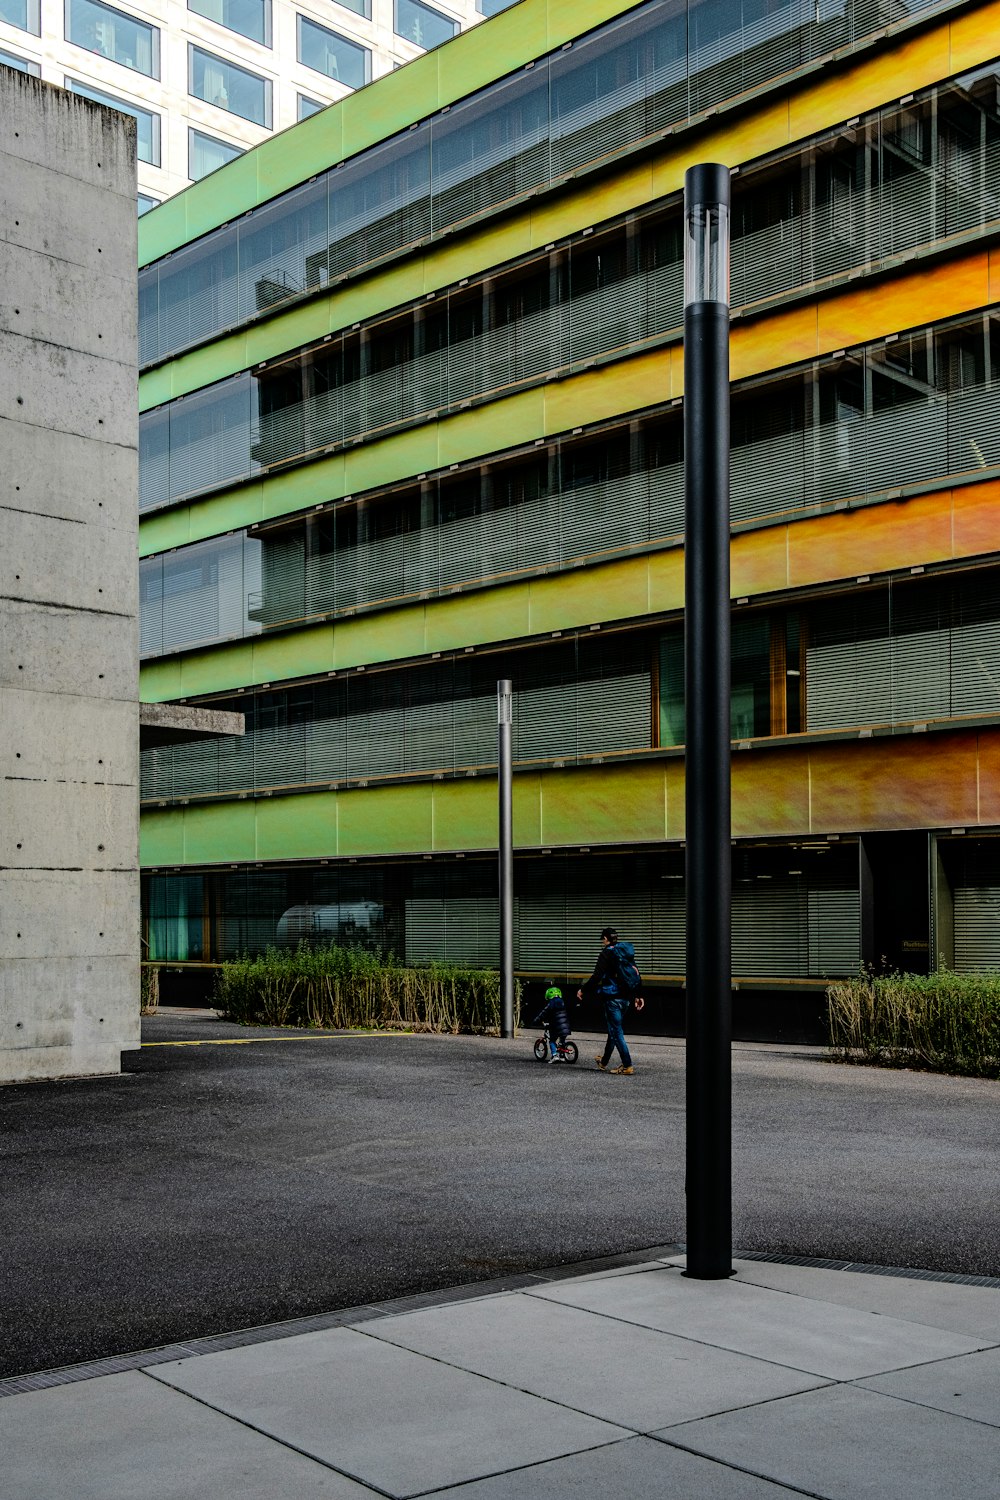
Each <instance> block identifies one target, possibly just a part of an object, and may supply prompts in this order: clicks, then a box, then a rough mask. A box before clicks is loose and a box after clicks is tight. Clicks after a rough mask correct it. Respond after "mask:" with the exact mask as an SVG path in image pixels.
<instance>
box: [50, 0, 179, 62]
mask: <svg viewBox="0 0 1000 1500" xmlns="http://www.w3.org/2000/svg"><path fill="white" fill-rule="evenodd" d="M66 40H67V41H69V42H73V43H74V44H75V45H76V46H77V47H85V48H86V49H87V51H88V52H96V53H97V55H98V57H107V58H110V60H111V61H112V62H116V63H120V64H121V66H122V67H123V68H132V69H134V71H135V72H136V73H145V75H146V77H147V78H159V76H160V33H159V30H158V29H157V27H155V26H149V25H147V23H146V22H145V21H137V20H136V18H135V16H127V15H125V13H124V12H123V11H120V10H112V8H111V6H110V5H101V4H100V0H66Z"/></svg>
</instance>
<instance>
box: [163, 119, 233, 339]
mask: <svg viewBox="0 0 1000 1500" xmlns="http://www.w3.org/2000/svg"><path fill="white" fill-rule="evenodd" d="M242 155H243V147H242V146H234V145H233V144H232V143H231V142H230V141H218V140H216V139H215V137H214V136H211V135H205V134H204V133H203V132H202V131H200V130H189V131H188V176H189V177H190V178H191V180H192V182H197V181H198V179H199V178H200V177H207V176H208V174H209V172H214V171H216V170H217V169H218V168H219V167H224V166H225V165H226V162H227V161H235V160H236V158H237V156H242ZM220 248H222V247H220ZM212 249H215V247H214V246H213V247H212ZM225 250H226V255H225V257H224V258H223V257H219V256H216V259H218V260H220V267H219V269H220V271H221V270H222V269H223V263H224V259H226V260H227V259H228V258H229V254H230V252H231V254H232V258H233V259H234V260H235V258H236V245H235V243H234V244H233V245H232V246H231V247H230V246H228V245H227V246H226V247H225ZM209 253H211V252H209ZM222 326H224V325H222V324H214V325H213V327H215V328H218V327H222ZM174 347H177V346H176V345H175V346H174Z"/></svg>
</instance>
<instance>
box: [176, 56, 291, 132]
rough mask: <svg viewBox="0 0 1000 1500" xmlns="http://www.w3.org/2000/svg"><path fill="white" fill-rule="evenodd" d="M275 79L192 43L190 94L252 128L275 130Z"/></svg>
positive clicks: (189, 70)
mask: <svg viewBox="0 0 1000 1500" xmlns="http://www.w3.org/2000/svg"><path fill="white" fill-rule="evenodd" d="M271 92H272V88H271V80H270V79H269V78H264V77H262V76H261V75H260V74H259V73H254V72H252V71H251V70H250V69H249V68H242V67H240V66H239V65H238V64H237V63H234V62H231V61H229V60H228V59H227V58H224V57H218V56H217V55H216V54H215V53H214V52H209V51H207V50H206V49H205V48H204V47H198V46H196V45H195V44H194V43H193V42H189V43H188V93H189V94H190V95H191V98H192V99H200V100H201V101H202V103H204V104H211V105H213V106H214V107H215V108H216V109H223V110H225V111H226V112H227V114H231V115H237V116H239V118H240V119H242V120H248V121H249V122H250V124H252V125H263V126H264V128H265V129H266V130H270V128H271V118H272V109H271Z"/></svg>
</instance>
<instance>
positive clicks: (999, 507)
mask: <svg viewBox="0 0 1000 1500" xmlns="http://www.w3.org/2000/svg"><path fill="white" fill-rule="evenodd" d="M950 495H951V502H952V554H953V556H955V557H982V556H983V555H984V554H986V553H988V552H1000V480H996V479H991V480H987V481H986V483H984V484H969V485H961V486H960V487H959V488H958V489H955V490H952V491H950Z"/></svg>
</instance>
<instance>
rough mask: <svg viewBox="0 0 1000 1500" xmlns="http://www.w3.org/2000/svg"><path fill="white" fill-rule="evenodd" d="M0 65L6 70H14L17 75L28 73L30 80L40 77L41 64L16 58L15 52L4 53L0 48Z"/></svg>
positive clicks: (24, 58) (29, 59)
mask: <svg viewBox="0 0 1000 1500" xmlns="http://www.w3.org/2000/svg"><path fill="white" fill-rule="evenodd" d="M0 63H2V64H3V65H4V67H7V68H15V69H16V70H17V72H18V73H29V74H30V75H31V77H32V78H40V77H41V76H42V65H41V63H37V62H35V61H34V60H33V59H32V58H30V57H18V55H17V53H16V52H5V51H4V50H3V49H2V48H0Z"/></svg>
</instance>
